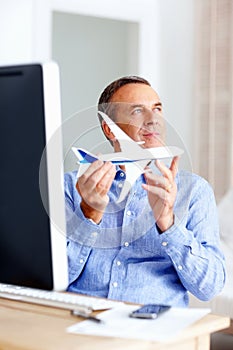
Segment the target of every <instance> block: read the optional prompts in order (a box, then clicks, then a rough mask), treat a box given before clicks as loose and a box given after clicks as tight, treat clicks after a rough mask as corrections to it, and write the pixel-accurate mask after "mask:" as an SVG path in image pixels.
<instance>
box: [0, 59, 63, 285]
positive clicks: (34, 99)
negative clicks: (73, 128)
mask: <svg viewBox="0 0 233 350" xmlns="http://www.w3.org/2000/svg"><path fill="white" fill-rule="evenodd" d="M60 117H61V115H60V86H59V69H58V66H57V65H56V64H55V63H54V62H50V63H47V64H44V65H43V64H26V65H18V66H11V67H0V162H1V171H0V183H1V188H0V283H7V284H14V285H20V286H27V287H33V288H40V289H46V290H54V289H55V290H64V289H66V286H67V257H66V238H65V210H64V201H63V187H62V183H63V182H62V180H61V179H62V176H63V172H62V164H63V161H62V142H61V135H60V136H59V137H58V136H57V135H58V133H59V132H58V131H57V128H59V125H60V127H61V118H60ZM53 133H55V134H54V135H56V137H55V139H56V141H55V142H56V147H54V145H53V146H52V151H49V148H48V144H49V142H50V140H51V138H52V137H53ZM60 134H61V133H60ZM55 152H56V154H55ZM42 155H43V157H42ZM41 161H42V162H43V164H42V163H41ZM55 184H56V187H57V184H58V187H59V188H56V189H55V188H54V187H55ZM40 185H41V186H42V190H41V186H40ZM41 191H42V192H43V194H42V196H41Z"/></svg>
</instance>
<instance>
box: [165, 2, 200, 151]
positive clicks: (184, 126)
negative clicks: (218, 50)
mask: <svg viewBox="0 0 233 350" xmlns="http://www.w3.org/2000/svg"><path fill="white" fill-rule="evenodd" d="M159 13H160V39H161V40H160V52H159V54H160V76H161V79H160V82H161V85H160V96H161V98H162V101H163V103H164V108H165V116H166V118H167V119H168V120H169V121H170V123H171V124H172V125H173V126H174V127H175V128H176V130H177V132H178V133H179V134H180V135H181V138H182V139H183V142H184V145H186V148H187V150H188V151H189V152H190V153H191V155H193V154H194V153H193V152H194V141H195V140H194V133H193V122H194V103H195V102H194V81H195V71H194V54H195V52H194V50H195V33H194V1H193V0H160V1H159Z"/></svg>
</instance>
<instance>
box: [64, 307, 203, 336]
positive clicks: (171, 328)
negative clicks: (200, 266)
mask: <svg viewBox="0 0 233 350" xmlns="http://www.w3.org/2000/svg"><path fill="white" fill-rule="evenodd" d="M137 308H138V307H137V306H136V307H135V306H132V305H123V306H120V307H117V308H115V309H112V310H108V311H105V312H103V313H101V314H99V315H98V318H100V319H101V320H103V321H104V322H103V323H95V322H93V321H88V320H86V321H82V322H79V323H77V324H75V325H73V326H71V327H69V328H67V332H69V333H76V334H88V335H95V336H105V337H117V338H132V339H144V340H151V341H158V342H163V341H166V340H170V339H171V338H172V337H174V336H177V335H178V334H179V333H180V332H181V331H182V330H183V329H184V328H186V327H188V326H190V325H191V324H192V323H194V322H196V321H198V320H199V319H201V318H202V317H203V316H205V315H206V314H208V313H209V312H210V309H203V308H200V309H196V308H173V307H172V308H171V309H170V310H169V311H167V312H165V313H163V314H161V315H160V316H159V317H158V318H157V319H155V320H145V319H134V318H130V317H129V314H130V312H131V311H133V310H135V309H137Z"/></svg>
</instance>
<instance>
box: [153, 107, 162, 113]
mask: <svg viewBox="0 0 233 350" xmlns="http://www.w3.org/2000/svg"><path fill="white" fill-rule="evenodd" d="M154 112H160V113H161V112H162V107H155V108H154Z"/></svg>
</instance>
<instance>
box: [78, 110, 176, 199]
mask: <svg viewBox="0 0 233 350" xmlns="http://www.w3.org/2000/svg"><path fill="white" fill-rule="evenodd" d="M99 113H100V114H101V116H102V117H103V119H104V120H105V122H106V123H107V124H108V126H109V128H110V129H111V131H112V132H113V134H114V135H115V137H116V139H117V140H118V141H119V143H120V147H121V152H114V153H107V154H102V155H99V156H96V155H94V154H93V153H91V152H88V151H87V150H85V149H83V148H76V147H72V151H73V152H74V154H75V155H76V157H77V158H78V164H79V169H78V175H77V176H78V177H80V176H81V175H82V174H83V173H84V172H85V171H86V169H87V168H88V167H89V165H90V164H91V163H93V162H94V161H96V160H97V159H100V160H102V161H104V162H105V161H110V162H112V163H113V164H116V165H124V166H125V167H126V180H125V183H124V186H123V188H122V191H121V194H120V197H119V199H118V202H121V201H122V200H123V199H124V198H125V196H126V195H127V193H128V192H129V191H130V188H131V187H132V186H133V184H134V182H135V181H136V179H137V178H138V177H139V176H140V175H141V174H142V173H143V172H144V168H145V166H146V165H147V164H148V163H149V162H150V161H151V160H154V159H166V158H173V157H175V156H179V155H181V154H182V153H183V150H182V149H180V148H179V147H176V146H165V147H153V148H142V147H140V146H139V145H138V143H137V142H135V141H134V140H132V139H131V138H130V137H129V136H128V135H127V134H126V133H125V132H124V131H123V130H122V129H120V128H119V127H118V126H117V125H116V124H115V123H114V121H112V120H111V119H110V118H109V117H108V116H107V115H106V114H105V113H103V112H99Z"/></svg>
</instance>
